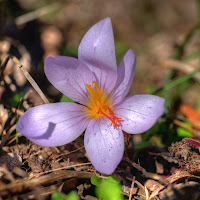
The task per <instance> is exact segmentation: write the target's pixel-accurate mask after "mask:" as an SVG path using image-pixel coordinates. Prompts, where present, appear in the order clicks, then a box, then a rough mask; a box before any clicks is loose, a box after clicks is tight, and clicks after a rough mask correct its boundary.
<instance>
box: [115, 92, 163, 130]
mask: <svg viewBox="0 0 200 200" xmlns="http://www.w3.org/2000/svg"><path fill="white" fill-rule="evenodd" d="M164 103H165V100H164V99H163V98H161V97H158V96H154V95H135V96H131V97H127V98H126V99H125V100H124V101H123V102H122V103H120V104H119V105H118V106H117V108H116V109H115V110H114V113H115V115H116V116H117V117H120V118H122V121H121V124H122V129H123V131H125V132H127V133H130V134H136V133H143V132H145V131H147V130H148V129H150V128H151V127H152V126H153V125H154V124H155V123H156V122H157V120H158V119H159V117H161V115H162V114H163V112H164Z"/></svg>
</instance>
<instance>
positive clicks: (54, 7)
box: [15, 3, 61, 25]
mask: <svg viewBox="0 0 200 200" xmlns="http://www.w3.org/2000/svg"><path fill="white" fill-rule="evenodd" d="M60 7H61V6H60V4H58V3H53V4H51V5H48V6H45V7H42V8H39V9H38V10H34V11H32V12H29V13H27V14H25V15H22V16H19V17H17V18H16V19H15V23H16V24H17V25H21V24H25V23H27V22H29V21H32V20H34V19H37V18H39V17H41V16H43V15H46V14H48V13H50V12H52V11H55V10H58V9H59V8H60Z"/></svg>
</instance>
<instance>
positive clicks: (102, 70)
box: [78, 18, 117, 92]
mask: <svg viewBox="0 0 200 200" xmlns="http://www.w3.org/2000/svg"><path fill="white" fill-rule="evenodd" d="M78 58H79V60H81V61H83V62H85V63H86V64H87V65H88V67H89V68H90V70H91V71H93V72H94V73H95V76H96V78H97V81H98V83H99V85H100V87H101V89H102V90H103V92H104V90H106V91H107V92H110V91H112V89H113V87H114V86H115V82H116V78H117V64H116V56H115V44H114V36H113V30H112V24H111V20H110V18H105V19H104V20H102V21H100V22H99V23H97V24H95V25H94V26H93V27H92V28H90V29H89V31H88V32H87V33H86V35H85V36H84V37H83V39H82V41H81V43H80V46H79V49H78Z"/></svg>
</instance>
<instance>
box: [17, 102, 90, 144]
mask: <svg viewBox="0 0 200 200" xmlns="http://www.w3.org/2000/svg"><path fill="white" fill-rule="evenodd" d="M84 109H85V108H84V107H83V106H81V105H78V104H75V103H52V104H44V105H40V106H36V107H34V108H31V109H30V110H28V111H27V112H26V113H25V114H24V115H23V116H22V117H20V119H19V122H18V124H17V130H18V131H19V132H20V133H21V134H22V135H23V136H25V137H27V138H28V139H29V140H31V141H33V142H34V143H36V144H39V145H42V146H61V145H64V144H67V143H69V142H71V141H73V140H75V139H76V138H77V137H79V136H80V135H81V134H82V133H83V131H84V130H85V129H86V127H87V125H88V123H89V120H88V118H87V116H86V113H85V111H84Z"/></svg>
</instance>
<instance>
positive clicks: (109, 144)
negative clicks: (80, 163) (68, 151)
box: [84, 118, 124, 174]
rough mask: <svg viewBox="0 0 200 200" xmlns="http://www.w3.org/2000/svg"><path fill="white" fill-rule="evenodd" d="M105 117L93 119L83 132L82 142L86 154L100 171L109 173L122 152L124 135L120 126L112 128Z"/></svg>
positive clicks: (120, 157) (118, 160)
mask: <svg viewBox="0 0 200 200" xmlns="http://www.w3.org/2000/svg"><path fill="white" fill-rule="evenodd" d="M110 124H111V122H110V120H108V119H107V118H102V119H93V120H92V121H91V122H90V123H89V125H88V127H87V129H86V132H85V138H84V144H85V149H86V151H87V153H88V156H89V158H90V160H91V162H92V164H93V165H94V167H95V168H96V170H98V171H99V172H101V173H104V174H111V173H113V171H114V170H115V169H116V167H117V165H118V164H119V163H120V161H121V159H122V157H123V153H124V136H123V133H122V130H121V127H118V128H113V127H112V126H110Z"/></svg>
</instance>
